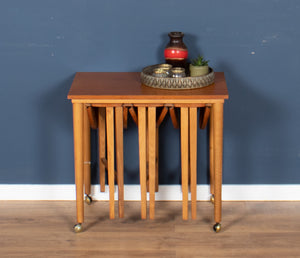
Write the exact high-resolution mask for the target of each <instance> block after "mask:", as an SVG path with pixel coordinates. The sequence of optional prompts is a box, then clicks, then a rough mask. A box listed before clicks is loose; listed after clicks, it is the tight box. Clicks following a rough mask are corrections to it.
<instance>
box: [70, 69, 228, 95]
mask: <svg viewBox="0 0 300 258" xmlns="http://www.w3.org/2000/svg"><path fill="white" fill-rule="evenodd" d="M68 99H72V100H81V99H82V100H83V99H90V100H106V99H118V100H120V99H133V100H135V99H136V100H141V99H143V100H157V99H165V100H171V99H191V100H196V99H220V100H224V99H228V91H227V87H226V82H225V77H224V73H222V72H216V73H215V83H214V84H212V85H209V86H207V87H203V88H199V89H191V90H164V89H155V88H151V87H148V86H145V85H142V84H141V80H140V73H139V72H78V73H76V75H75V78H74V80H73V83H72V86H71V89H70V91H69V94H68Z"/></svg>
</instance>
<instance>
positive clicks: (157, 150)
mask: <svg viewBox="0 0 300 258" xmlns="http://www.w3.org/2000/svg"><path fill="white" fill-rule="evenodd" d="M155 156H156V158H155V192H158V186H159V184H158V183H159V172H158V169H159V127H158V126H156V154H155Z"/></svg>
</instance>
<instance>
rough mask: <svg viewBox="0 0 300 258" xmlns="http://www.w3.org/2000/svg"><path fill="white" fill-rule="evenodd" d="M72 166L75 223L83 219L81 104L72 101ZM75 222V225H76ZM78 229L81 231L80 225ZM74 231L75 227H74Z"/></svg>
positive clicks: (81, 221) (79, 222)
mask: <svg viewBox="0 0 300 258" xmlns="http://www.w3.org/2000/svg"><path fill="white" fill-rule="evenodd" d="M73 130H74V166H75V184H76V209H77V223H78V224H81V223H83V221H84V206H83V104H81V103H73ZM78 224H77V225H78ZM77 225H75V227H76V226H77ZM79 226H80V230H78V232H79V231H81V225H79ZM75 231H76V228H75Z"/></svg>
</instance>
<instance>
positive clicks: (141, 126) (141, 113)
mask: <svg viewBox="0 0 300 258" xmlns="http://www.w3.org/2000/svg"><path fill="white" fill-rule="evenodd" d="M138 130H139V162H140V185H141V218H142V219H146V218H147V186H146V184H147V182H146V181H147V178H146V108H145V107H138Z"/></svg>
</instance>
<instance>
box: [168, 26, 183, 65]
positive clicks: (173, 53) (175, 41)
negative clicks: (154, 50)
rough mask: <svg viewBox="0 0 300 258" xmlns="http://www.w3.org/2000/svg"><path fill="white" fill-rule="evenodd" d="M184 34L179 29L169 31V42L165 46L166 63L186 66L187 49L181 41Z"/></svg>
mask: <svg viewBox="0 0 300 258" xmlns="http://www.w3.org/2000/svg"><path fill="white" fill-rule="evenodd" d="M183 36H184V34H183V33H182V32H179V31H174V32H170V33H169V37H170V42H169V43H168V45H167V46H166V48H165V52H164V54H165V60H166V63H167V64H171V65H173V67H183V68H186V65H187V57H188V50H187V47H186V45H185V44H184V43H183Z"/></svg>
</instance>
